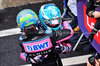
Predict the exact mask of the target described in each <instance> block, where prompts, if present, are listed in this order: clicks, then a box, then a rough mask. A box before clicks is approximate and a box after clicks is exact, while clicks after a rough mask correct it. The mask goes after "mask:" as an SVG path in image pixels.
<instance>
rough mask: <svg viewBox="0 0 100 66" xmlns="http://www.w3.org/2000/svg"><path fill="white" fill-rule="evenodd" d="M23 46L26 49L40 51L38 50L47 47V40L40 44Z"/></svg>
mask: <svg viewBox="0 0 100 66" xmlns="http://www.w3.org/2000/svg"><path fill="white" fill-rule="evenodd" d="M25 46H26V49H27V50H28V51H40V50H44V49H47V48H48V47H49V42H48V41H47V42H45V43H42V44H37V45H32V46H29V45H25Z"/></svg>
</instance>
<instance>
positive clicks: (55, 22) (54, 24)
mask: <svg viewBox="0 0 100 66" xmlns="http://www.w3.org/2000/svg"><path fill="white" fill-rule="evenodd" d="M44 22H45V24H46V25H48V26H49V27H57V26H59V24H60V23H61V22H62V18H54V19H46V20H44Z"/></svg>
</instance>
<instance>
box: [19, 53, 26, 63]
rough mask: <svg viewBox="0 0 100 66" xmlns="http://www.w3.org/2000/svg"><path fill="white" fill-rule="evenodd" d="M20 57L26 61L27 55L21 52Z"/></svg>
mask: <svg viewBox="0 0 100 66" xmlns="http://www.w3.org/2000/svg"><path fill="white" fill-rule="evenodd" d="M20 57H21V59H23V60H24V61H26V57H25V56H24V55H23V53H22V52H21V53H20Z"/></svg>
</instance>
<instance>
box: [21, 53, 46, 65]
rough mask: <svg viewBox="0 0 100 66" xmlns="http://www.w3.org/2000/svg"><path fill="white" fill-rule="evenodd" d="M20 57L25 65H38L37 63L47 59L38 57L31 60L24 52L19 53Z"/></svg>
mask: <svg viewBox="0 0 100 66" xmlns="http://www.w3.org/2000/svg"><path fill="white" fill-rule="evenodd" d="M20 57H21V58H22V59H23V60H24V61H26V62H27V63H39V62H42V61H43V60H44V59H45V58H47V57H48V55H38V56H35V57H33V58H32V57H29V56H27V54H26V53H25V52H21V53H20Z"/></svg>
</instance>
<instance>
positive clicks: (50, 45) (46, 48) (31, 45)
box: [23, 38, 52, 53]
mask: <svg viewBox="0 0 100 66" xmlns="http://www.w3.org/2000/svg"><path fill="white" fill-rule="evenodd" d="M45 42H48V47H45V48H44V49H38V50H35V51H34V50H33V45H39V44H43V43H45ZM26 45H28V46H30V47H31V48H32V51H29V50H28V49H27V47H26ZM23 47H24V49H25V51H26V52H28V53H34V52H40V51H44V50H48V49H49V48H51V47H52V43H51V40H50V38H47V39H44V40H41V41H37V42H32V43H23Z"/></svg>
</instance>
